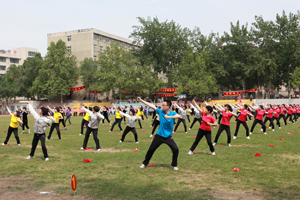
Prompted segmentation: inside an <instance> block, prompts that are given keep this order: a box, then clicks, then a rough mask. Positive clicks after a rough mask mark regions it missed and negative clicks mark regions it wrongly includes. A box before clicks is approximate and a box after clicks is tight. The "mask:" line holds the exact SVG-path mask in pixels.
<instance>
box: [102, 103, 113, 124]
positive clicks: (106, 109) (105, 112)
mask: <svg viewBox="0 0 300 200" xmlns="http://www.w3.org/2000/svg"><path fill="white" fill-rule="evenodd" d="M99 107H100V108H101V110H102V113H103V116H104V119H103V120H102V123H103V126H104V120H105V119H106V121H107V122H108V123H109V124H111V121H110V120H109V118H108V108H107V107H106V106H101V105H99Z"/></svg>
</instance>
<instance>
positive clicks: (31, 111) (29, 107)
mask: <svg viewBox="0 0 300 200" xmlns="http://www.w3.org/2000/svg"><path fill="white" fill-rule="evenodd" d="M27 104H28V109H29V111H30V113H31V114H32V115H33V117H34V119H37V118H39V114H38V113H37V112H36V111H35V110H34V109H33V107H32V105H31V104H30V103H29V102H28V103H27Z"/></svg>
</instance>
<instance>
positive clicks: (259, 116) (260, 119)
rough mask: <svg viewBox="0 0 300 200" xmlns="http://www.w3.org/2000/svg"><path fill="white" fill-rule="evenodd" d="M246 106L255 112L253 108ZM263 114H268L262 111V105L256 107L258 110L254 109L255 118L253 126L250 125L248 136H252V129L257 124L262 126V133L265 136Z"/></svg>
mask: <svg viewBox="0 0 300 200" xmlns="http://www.w3.org/2000/svg"><path fill="white" fill-rule="evenodd" d="M248 106H249V107H250V108H251V109H253V110H255V108H253V107H252V106H250V105H248ZM264 114H269V113H268V112H266V111H265V110H264V107H263V106H262V105H260V106H259V107H258V109H256V118H255V120H254V122H253V125H252V127H251V130H250V134H252V132H253V129H254V127H255V126H256V124H257V123H259V124H260V125H261V126H262V128H263V131H264V134H265V135H266V134H267V133H266V126H265V124H264V122H263V117H264Z"/></svg>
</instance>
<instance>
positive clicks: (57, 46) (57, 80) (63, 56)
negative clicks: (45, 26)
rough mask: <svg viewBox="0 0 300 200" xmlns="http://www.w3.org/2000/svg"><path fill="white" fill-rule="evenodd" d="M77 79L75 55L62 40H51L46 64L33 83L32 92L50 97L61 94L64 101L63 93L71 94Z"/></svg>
mask: <svg viewBox="0 0 300 200" xmlns="http://www.w3.org/2000/svg"><path fill="white" fill-rule="evenodd" d="M77 79H78V68H77V67H76V58H75V56H73V55H71V52H70V51H69V50H68V49H67V47H66V44H65V42H63V41H62V40H59V41H58V42H57V43H54V42H51V43H50V46H49V47H48V52H47V55H46V56H45V62H44V65H43V66H42V68H41V70H40V71H39V74H38V77H37V78H36V80H35V81H34V83H33V88H32V92H34V93H36V94H39V95H46V96H48V97H54V96H57V95H60V97H61V103H62V102H63V95H69V94H70V88H71V87H72V86H74V85H75V84H76V82H77Z"/></svg>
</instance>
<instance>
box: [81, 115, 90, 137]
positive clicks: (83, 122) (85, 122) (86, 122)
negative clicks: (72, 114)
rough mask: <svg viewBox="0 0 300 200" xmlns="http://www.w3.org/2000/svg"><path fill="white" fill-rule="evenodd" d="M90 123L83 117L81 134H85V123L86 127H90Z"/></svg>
mask: <svg viewBox="0 0 300 200" xmlns="http://www.w3.org/2000/svg"><path fill="white" fill-rule="evenodd" d="M88 124H89V122H88V121H86V120H85V119H82V121H81V131H80V134H81V135H82V134H83V127H84V125H85V127H86V128H87V127H88Z"/></svg>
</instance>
